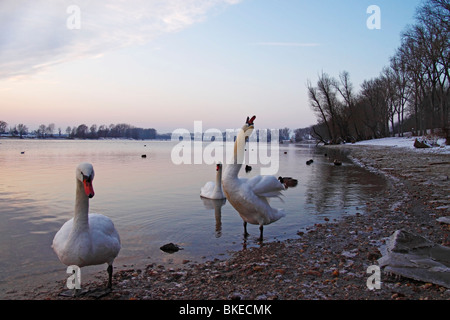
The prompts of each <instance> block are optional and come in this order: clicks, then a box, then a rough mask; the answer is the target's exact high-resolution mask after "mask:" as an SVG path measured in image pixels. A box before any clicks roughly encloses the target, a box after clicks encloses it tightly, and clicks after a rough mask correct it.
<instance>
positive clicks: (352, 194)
mask: <svg viewBox="0 0 450 320" xmlns="http://www.w3.org/2000/svg"><path fill="white" fill-rule="evenodd" d="M319 150H320V149H319ZM320 155H321V154H320V153H319V154H318V157H320ZM335 159H338V160H339V161H342V165H340V166H336V165H334V160H335ZM384 187H385V180H384V179H383V178H382V177H380V176H377V175H374V174H372V173H369V172H368V171H366V170H364V169H363V168H359V167H358V166H355V165H354V164H353V163H351V162H350V161H349V160H348V159H347V158H346V156H345V154H344V153H341V152H336V151H333V150H327V153H324V154H323V158H322V159H321V165H320V166H319V167H316V168H315V171H314V179H313V180H311V181H309V183H308V184H307V188H306V192H305V202H306V204H307V205H308V206H309V207H310V208H313V209H314V210H313V212H312V213H313V214H316V215H327V214H331V215H339V214H353V213H356V211H360V210H361V209H362V207H364V206H365V204H366V202H367V201H368V200H369V199H370V198H371V197H373V195H374V194H377V193H379V192H381V191H382V190H383V189H384ZM336 211H341V212H336Z"/></svg>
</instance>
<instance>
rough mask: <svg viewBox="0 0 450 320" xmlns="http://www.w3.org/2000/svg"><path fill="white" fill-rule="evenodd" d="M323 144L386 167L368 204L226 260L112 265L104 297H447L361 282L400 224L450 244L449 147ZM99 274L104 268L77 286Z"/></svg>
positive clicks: (385, 281)
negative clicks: (381, 187) (446, 220)
mask: <svg viewBox="0 0 450 320" xmlns="http://www.w3.org/2000/svg"><path fill="white" fill-rule="evenodd" d="M324 152H329V153H331V152H344V153H346V154H348V156H349V157H350V158H351V159H353V161H354V162H356V163H358V164H359V165H361V166H364V167H367V168H368V169H369V170H371V171H373V172H375V173H376V174H381V175H384V176H385V177H386V179H387V180H388V181H389V187H388V188H387V189H386V191H385V192H384V193H383V194H377V195H373V198H371V199H367V203H366V209H365V212H360V213H359V214H357V215H355V216H346V217H345V218H343V219H341V220H339V221H330V220H328V221H325V220H324V221H323V223H319V224H316V225H315V226H314V227H311V228H309V229H308V230H307V231H306V232H304V233H299V235H298V238H296V239H292V240H288V241H284V242H273V243H264V244H263V245H262V246H261V247H258V248H248V249H244V250H241V251H238V252H236V253H234V254H233V255H232V257H231V258H229V259H227V260H219V259H215V260H213V261H208V262H206V263H201V264H194V263H190V262H188V261H186V263H185V264H183V265H182V266H180V267H174V268H168V267H164V266H162V265H156V264H150V265H148V266H146V267H145V268H140V269H137V268H133V267H124V266H117V267H116V269H115V272H114V276H113V290H112V292H110V293H109V294H107V295H105V296H103V297H101V299H126V300H128V299H187V300H191V299H192V300H197V299H256V300H273V299H278V300H297V299H307V300H309V299H320V300H329V299H351V300H359V299H369V300H378V299H382V300H391V299H414V300H416V299H450V289H447V288H445V287H440V286H437V285H434V284H430V283H423V282H418V281H414V280H410V279H406V278H400V279H398V278H395V277H393V276H391V275H388V274H384V273H383V272H382V273H381V281H382V283H381V289H380V290H374V291H370V290H368V288H367V285H366V281H367V278H368V277H369V275H368V274H367V273H366V270H367V268H368V267H369V266H370V265H374V264H375V265H376V264H377V259H378V258H380V256H381V253H380V251H379V248H380V246H381V245H383V244H384V243H385V241H386V238H387V237H389V236H390V235H391V234H392V233H393V232H395V231H396V230H398V229H405V230H408V231H412V232H415V233H417V234H420V235H422V236H424V237H426V238H428V239H429V240H432V241H434V242H435V243H438V244H442V245H446V246H450V236H449V234H450V228H449V226H448V225H446V224H440V223H438V222H437V221H436V219H437V218H439V217H442V216H448V215H450V209H449V206H450V196H449V195H450V192H449V191H450V186H449V181H450V180H449V177H448V172H449V171H450V170H449V168H450V159H449V157H450V156H449V154H446V153H435V152H426V151H423V150H414V149H408V148H395V147H385V146H361V145H349V146H347V145H345V146H330V147H326V148H325V150H324ZM105 284H106V272H102V273H100V274H99V275H98V280H93V281H91V282H88V283H83V287H84V288H85V289H94V288H99V287H100V288H101V287H103V286H104V285H105ZM64 289H65V281H61V282H60V283H55V284H49V286H46V287H40V288H36V289H35V290H34V291H32V292H28V293H26V294H24V295H23V296H22V297H21V298H23V299H72V298H65V297H62V296H60V295H59V294H60V293H61V292H62V291H63V290H64ZM16 298H17V297H16ZM79 299H93V297H86V296H84V297H80V298H79Z"/></svg>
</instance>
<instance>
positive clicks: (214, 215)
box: [0, 139, 385, 298]
mask: <svg viewBox="0 0 450 320" xmlns="http://www.w3.org/2000/svg"><path fill="white" fill-rule="evenodd" d="M175 145H179V144H178V143H176V142H170V141H132V140H92V141H90V140H25V139H24V140H12V139H0V298H2V297H6V298H7V297H8V295H5V294H6V293H8V292H14V291H16V292H17V291H19V292H20V291H21V290H25V289H30V288H33V287H36V286H45V284H46V283H48V282H49V281H56V280H64V279H66V278H67V276H68V275H67V274H66V268H67V267H66V266H64V265H63V264H62V263H61V262H60V261H59V260H58V258H57V256H56V254H55V253H54V252H53V250H52V249H51V247H50V246H51V242H52V239H53V237H54V235H55V233H56V232H57V231H58V230H59V228H60V227H61V226H62V225H63V223H64V222H65V221H67V220H68V219H70V218H71V217H72V216H73V211H74V203H75V168H76V166H77V165H78V164H79V163H80V162H84V161H88V162H91V163H92V164H93V166H94V170H95V179H94V182H93V186H94V190H95V196H94V198H92V199H91V200H90V212H97V213H102V214H104V215H107V216H108V217H110V218H111V219H112V220H113V222H114V224H115V226H116V229H117V230H118V232H119V234H120V237H121V242H122V250H121V251H120V253H119V256H118V258H117V259H116V261H115V265H116V266H118V267H119V268H120V267H122V266H131V265H133V266H145V265H146V264H149V263H157V264H169V265H177V264H180V263H182V262H183V261H184V260H189V261H192V262H202V261H205V260H208V259H213V258H223V257H226V256H227V255H228V253H229V252H230V251H235V250H242V249H243V247H250V246H258V245H260V244H259V242H258V240H257V238H258V236H259V229H258V226H254V225H249V226H248V231H249V233H250V236H249V237H248V238H247V239H245V238H244V237H243V227H242V220H241V218H240V217H239V215H238V213H237V212H236V211H235V210H234V208H233V207H232V206H231V205H230V204H229V203H228V202H226V201H211V200H209V201H208V200H203V199H201V198H200V188H201V187H202V186H203V185H204V184H205V183H206V182H207V181H214V180H215V174H216V171H215V165H211V164H205V163H203V164H195V165H194V164H180V165H176V164H174V161H173V159H172V158H171V152H172V150H173V149H174V146H175ZM206 146H207V145H203V147H206ZM324 152H330V151H324V150H323V149H320V148H315V147H314V145H308V144H305V145H294V144H281V145H280V146H279V152H278V154H276V155H273V156H274V157H275V156H276V158H277V160H279V162H278V164H279V170H278V172H277V176H278V175H282V176H290V177H294V178H297V179H298V180H299V184H298V186H297V187H296V188H290V189H288V190H287V191H285V193H284V194H285V196H284V197H283V200H284V202H283V201H281V200H279V199H274V200H272V201H271V205H272V206H273V207H277V208H284V209H285V210H286V211H287V215H286V217H284V218H282V219H281V220H279V221H277V222H275V223H273V224H271V225H268V226H266V227H265V228H264V242H271V241H277V240H285V239H292V238H296V237H298V235H297V233H298V232H299V231H304V230H305V229H306V228H307V227H309V226H312V225H313V224H315V223H323V222H324V219H325V218H328V219H330V221H332V220H333V219H338V218H339V217H342V216H343V215H350V214H355V213H357V212H360V213H363V212H364V207H365V204H366V202H367V200H368V199H370V198H371V197H372V195H374V194H376V193H378V192H381V191H383V189H384V188H385V181H384V179H383V178H381V177H379V176H377V175H374V174H372V173H370V172H368V171H366V170H364V169H362V168H360V167H358V166H356V165H354V164H352V163H351V162H349V161H347V160H346V159H345V157H344V155H342V154H339V153H337V154H327V155H325V154H324ZM144 154H145V155H146V157H145V158H143V157H142V155H144ZM334 158H339V159H341V160H343V165H342V166H335V165H333V161H332V160H333V159H334ZM309 159H313V160H314V162H313V163H312V164H311V165H306V161H307V160H309ZM252 167H253V170H252V171H251V172H249V173H245V171H244V169H242V171H241V174H240V175H241V176H242V177H249V178H250V177H252V176H254V175H257V174H260V169H261V168H262V167H263V166H258V165H257V164H256V165H252ZM169 242H172V243H176V244H178V245H179V246H180V247H182V248H183V250H180V251H178V252H177V253H174V254H168V253H165V252H163V251H161V250H160V249H159V248H160V247H161V246H162V245H163V244H166V243H169ZM105 267H106V266H95V267H86V268H83V270H84V269H87V270H88V272H91V273H95V272H98V270H104V269H105ZM105 279H106V273H105Z"/></svg>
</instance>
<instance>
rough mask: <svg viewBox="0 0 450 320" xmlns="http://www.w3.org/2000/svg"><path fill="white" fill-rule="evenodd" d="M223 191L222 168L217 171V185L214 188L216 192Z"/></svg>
mask: <svg viewBox="0 0 450 320" xmlns="http://www.w3.org/2000/svg"><path fill="white" fill-rule="evenodd" d="M218 191H222V167H220V168H219V170H217V173H216V184H215V186H214V192H218Z"/></svg>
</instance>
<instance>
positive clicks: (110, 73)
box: [0, 0, 421, 133]
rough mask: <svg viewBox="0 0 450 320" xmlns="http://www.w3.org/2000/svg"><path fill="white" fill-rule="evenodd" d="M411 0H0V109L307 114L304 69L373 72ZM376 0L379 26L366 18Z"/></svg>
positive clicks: (52, 117) (135, 118)
mask: <svg viewBox="0 0 450 320" xmlns="http://www.w3.org/2000/svg"><path fill="white" fill-rule="evenodd" d="M420 3H421V0H370V1H366V0H342V1H336V0H321V1H307V0H129V1H123V0H108V1H90V0H51V1H50V0H2V1H0V120H3V121H6V122H7V123H8V125H9V126H14V125H16V124H19V123H24V124H25V125H27V126H28V128H29V129H31V130H34V129H37V127H38V126H39V125H40V124H45V125H48V124H49V123H54V124H55V126H56V128H62V131H63V132H65V128H66V127H67V126H75V125H76V126H78V125H80V124H86V125H88V126H90V125H92V124H97V125H98V126H99V125H102V124H105V125H109V124H111V123H113V124H117V123H128V124H131V125H134V126H137V127H143V128H155V129H156V130H157V131H158V132H160V133H169V132H172V131H173V130H175V129H178V128H184V129H187V130H189V131H191V132H193V126H194V121H202V129H203V131H205V130H207V129H210V128H217V129H219V130H225V129H232V128H238V127H241V126H242V124H243V123H244V121H245V118H246V117H247V116H252V115H256V116H257V118H256V121H255V125H256V129H258V128H261V129H262V128H267V129H276V128H284V127H288V128H291V129H292V130H294V129H296V128H303V127H307V126H310V125H312V124H315V123H316V117H315V115H314V113H313V112H312V110H311V108H310V105H309V101H308V95H307V87H306V84H307V81H308V80H311V81H312V83H315V82H316V81H317V78H318V75H319V74H320V73H321V72H322V71H323V72H326V73H328V74H330V75H331V76H334V77H336V78H337V77H338V76H339V73H340V72H342V71H344V70H345V71H348V72H349V73H350V79H351V81H352V83H353V85H354V87H355V89H356V90H357V91H359V89H360V84H361V83H362V82H363V81H364V80H368V79H371V78H374V77H377V76H378V75H379V74H380V72H381V70H382V68H383V67H384V66H386V65H388V64H389V58H390V57H391V56H392V55H393V54H394V53H395V50H396V49H397V47H398V46H399V45H400V35H401V32H402V31H404V30H405V28H406V27H407V25H408V24H412V23H414V14H415V10H416V7H417V6H418V5H419V4H420ZM371 5H376V6H378V8H379V9H380V11H379V16H378V17H379V19H378V20H375V21H379V22H380V28H379V29H371V28H368V25H367V21H368V20H370V21H369V22H372V21H373V20H371V19H370V18H371V16H372V15H373V14H374V12H372V11H371V12H369V13H368V12H367V9H368V8H369V6H371Z"/></svg>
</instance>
